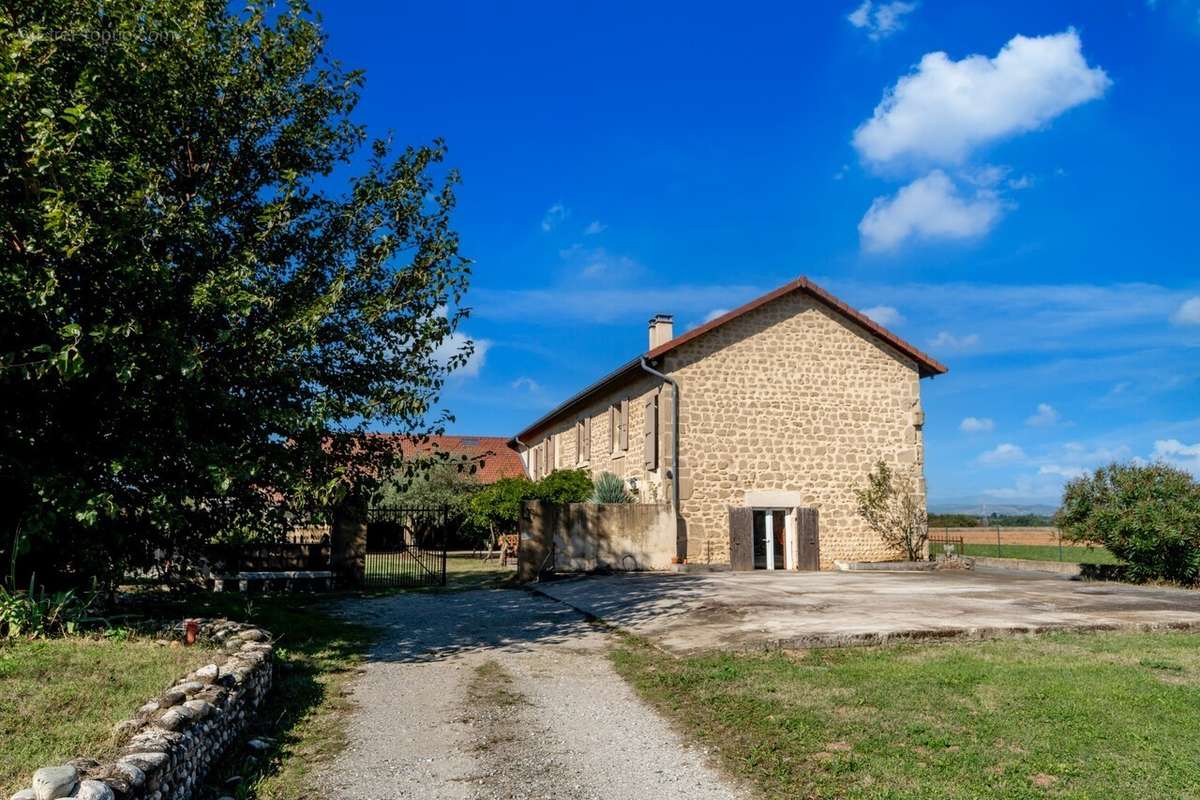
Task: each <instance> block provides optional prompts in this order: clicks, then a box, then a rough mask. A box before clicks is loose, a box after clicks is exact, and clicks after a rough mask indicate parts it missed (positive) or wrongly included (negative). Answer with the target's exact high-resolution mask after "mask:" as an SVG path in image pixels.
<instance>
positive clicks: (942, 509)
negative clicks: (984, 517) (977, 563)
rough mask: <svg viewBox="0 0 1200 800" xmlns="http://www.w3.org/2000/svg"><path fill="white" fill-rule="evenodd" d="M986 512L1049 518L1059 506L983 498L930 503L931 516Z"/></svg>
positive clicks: (933, 501)
mask: <svg viewBox="0 0 1200 800" xmlns="http://www.w3.org/2000/svg"><path fill="white" fill-rule="evenodd" d="M985 511H986V512H987V513H988V514H1001V515H1004V516H1008V515H1010V514H1037V515H1039V516H1043V517H1048V516H1050V515H1052V514H1053V513H1054V512H1055V511H1058V506H1056V505H1048V504H1046V503H1019V502H999V501H996V500H987V499H983V498H979V499H974V498H965V497H964V498H955V499H951V500H930V501H929V513H930V514H983V513H984V512H985Z"/></svg>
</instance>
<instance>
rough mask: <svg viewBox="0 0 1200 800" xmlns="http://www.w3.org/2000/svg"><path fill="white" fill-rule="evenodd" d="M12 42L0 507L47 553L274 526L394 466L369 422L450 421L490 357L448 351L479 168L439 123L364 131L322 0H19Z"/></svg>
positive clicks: (128, 550) (1, 101)
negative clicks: (428, 137) (464, 383)
mask: <svg viewBox="0 0 1200 800" xmlns="http://www.w3.org/2000/svg"><path fill="white" fill-rule="evenodd" d="M0 61H2V63H0V73H2V74H0V117H2V119H3V125H2V127H0V251H2V252H3V256H2V260H0V312H2V314H3V320H4V324H3V325H2V326H0V496H2V497H4V504H3V505H2V506H0V515H3V519H2V522H3V523H4V524H5V529H6V530H8V531H15V530H17V529H18V528H19V529H21V530H22V531H23V532H24V533H25V534H27V537H26V538H27V542H28V545H27V546H28V547H31V548H32V552H31V553H30V554H28V556H27V557H37V556H39V554H40V558H37V560H39V561H42V562H45V561H48V560H52V561H53V562H54V566H56V567H58V568H59V569H60V571H62V572H65V573H67V574H70V573H72V572H78V573H93V574H94V573H97V572H101V571H104V570H106V569H107V570H113V569H116V568H119V567H121V566H125V565H129V564H133V565H136V564H139V563H145V562H146V561H147V560H148V559H149V558H150V557H151V554H152V551H153V550H154V549H155V548H159V547H178V546H182V545H187V544H189V543H194V542H197V541H203V540H205V539H207V538H208V537H211V536H212V535H214V534H216V533H217V532H220V531H226V530H231V529H242V530H252V531H256V532H260V531H272V530H279V529H281V528H282V527H283V526H284V525H285V524H287V520H288V517H289V514H292V513H294V512H295V511H296V509H298V508H301V507H304V506H312V505H321V504H324V503H326V502H328V501H329V500H331V499H332V498H333V497H334V496H335V495H336V494H337V493H338V492H339V491H340V490H341V488H342V487H344V485H345V481H346V479H347V477H348V476H353V475H367V476H369V475H379V474H388V473H389V472H390V471H391V470H393V469H394V468H395V465H394V463H392V462H394V460H395V459H396V458H398V457H400V454H399V453H398V452H397V451H396V450H395V449H394V448H392V447H388V446H384V445H382V444H381V443H379V442H380V440H376V439H372V438H363V437H358V436H354V435H351V434H354V433H355V432H357V431H361V430H364V429H366V428H367V427H368V426H372V427H373V426H376V425H380V424H382V425H386V426H388V427H390V428H392V429H395V430H398V431H400V432H403V433H409V434H414V435H417V436H421V435H425V434H428V433H435V432H438V431H439V430H440V428H441V427H442V426H443V425H444V422H445V420H446V419H447V416H446V414H445V413H444V412H439V411H438V410H437V405H438V395H439V392H440V389H441V386H442V383H443V380H444V378H445V375H446V374H447V372H448V371H449V370H452V369H454V368H455V367H457V366H459V365H460V364H462V363H463V362H464V361H465V359H466V358H467V357H468V356H469V355H470V345H469V344H468V345H466V346H465V347H463V348H462V349H461V350H460V351H459V352H456V353H454V354H453V355H452V356H451V357H449V358H444V357H442V355H441V351H440V350H439V348H444V347H445V345H444V343H448V342H450V341H453V340H452V339H449V338H448V337H449V336H450V334H451V333H452V332H453V331H454V330H455V329H456V328H457V326H458V325H459V323H460V322H461V320H462V319H463V317H464V315H465V313H466V312H465V311H464V310H463V308H462V307H461V305H460V301H461V298H462V295H463V292H464V291H465V289H466V286H467V280H468V273H469V269H468V265H467V262H466V261H465V260H464V259H463V258H462V257H461V256H460V255H459V252H458V237H457V236H456V234H455V233H454V232H453V231H452V230H451V228H450V215H451V211H452V209H453V207H454V194H453V187H454V185H455V184H456V182H457V175H456V173H455V172H454V171H453V170H447V169H445V168H444V167H442V166H441V162H442V159H443V156H444V153H445V150H444V147H443V144H442V143H441V142H440V141H436V142H434V143H432V144H431V145H430V146H422V147H408V148H405V149H403V150H400V151H394V150H393V148H392V147H391V145H390V144H389V143H388V142H386V141H373V142H370V143H368V140H367V136H366V132H365V130H364V128H363V127H361V126H360V125H358V124H355V123H354V122H353V121H352V119H351V113H352V111H353V109H354V106H355V103H356V101H357V99H358V96H359V91H360V89H361V87H362V86H363V83H364V76H363V74H362V73H361V72H356V71H347V70H346V69H344V68H343V67H342V66H341V65H339V64H338V63H336V62H334V61H332V60H330V59H329V58H328V57H327V55H326V53H325V39H324V35H323V33H322V31H321V28H320V23H319V20H318V19H317V18H315V17H314V16H313V15H312V13H311V12H310V11H309V9H308V8H307V7H306V6H305V5H304V4H303V3H299V2H293V3H290V4H289V5H287V6H286V7H275V6H274V5H273V4H271V3H259V2H252V1H251V2H247V3H246V5H245V6H244V7H242V8H240V9H237V10H231V8H230V4H229V3H227V2H226V0H153V1H152V2H151V0H38V2H36V3H29V2H11V0H9V1H8V2H5V0H0ZM360 155H361V157H360ZM335 170H336V171H337V173H336V174H337V176H338V178H337V179H336V180H335V179H334V175H335ZM351 170H357V172H358V174H357V175H354V176H353V177H347V178H344V179H343V178H342V176H343V175H345V174H348V173H349V172H350V171H351ZM447 309H449V311H447ZM331 431H332V432H334V433H335V435H333V436H332V438H331V436H330V433H331ZM338 433H340V434H346V435H336V434H338ZM377 443H379V444H378V446H377ZM281 499H282V500H283V502H282V503H281V502H280V500H281ZM0 546H3V545H0Z"/></svg>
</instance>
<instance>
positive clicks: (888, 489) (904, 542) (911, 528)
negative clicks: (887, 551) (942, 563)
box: [854, 461, 929, 561]
mask: <svg viewBox="0 0 1200 800" xmlns="http://www.w3.org/2000/svg"><path fill="white" fill-rule="evenodd" d="M854 496H855V499H856V500H857V503H858V513H859V515H860V516H862V518H863V519H865V520H866V521H867V525H869V526H870V528H871V530H873V531H875V532H876V533H877V534H879V537H880V538H881V539H883V541H884V542H885V543H886V544H887V545H888V546H889V547H891V548H893V549H895V550H898V551H900V552H901V553H903V554H904V557H905V558H906V559H908V560H909V561H918V560H920V559H923V558H924V557H925V543H926V542H927V541H928V540H929V515H928V514H926V512H925V504H924V503H922V502H921V501H920V498H919V496H918V495H917V493H916V489H915V487H914V486H913V483H912V480H911V479H910V478H909V477H908V476H906V475H898V474H896V473H894V472H892V470H891V468H890V467H888V465H887V464H885V463H884V462H883V461H879V462H878V463H876V464H875V469H874V470H872V471H871V473H870V474H868V475H867V485H866V486H865V487H863V488H861V489H856V490H855V492H854Z"/></svg>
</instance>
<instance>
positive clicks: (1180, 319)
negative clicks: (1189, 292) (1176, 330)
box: [1171, 296, 1200, 325]
mask: <svg viewBox="0 0 1200 800" xmlns="http://www.w3.org/2000/svg"><path fill="white" fill-rule="evenodd" d="M1171 321H1172V322H1174V323H1175V324H1176V325H1200V296H1196V297H1189V298H1188V299H1187V300H1184V301H1183V303H1182V304H1181V305H1180V306H1179V308H1178V309H1176V310H1175V313H1174V314H1172V315H1171Z"/></svg>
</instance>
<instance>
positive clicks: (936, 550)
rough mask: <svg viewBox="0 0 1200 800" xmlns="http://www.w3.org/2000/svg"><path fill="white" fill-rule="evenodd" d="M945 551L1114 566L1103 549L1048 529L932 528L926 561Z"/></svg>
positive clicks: (993, 527) (1112, 559) (963, 554)
mask: <svg viewBox="0 0 1200 800" xmlns="http://www.w3.org/2000/svg"><path fill="white" fill-rule="evenodd" d="M947 548H950V549H951V550H952V551H953V552H954V553H955V554H957V555H960V556H972V557H980V556H982V557H988V558H1010V559H1023V560H1026V561H1065V562H1071V563H1078V564H1112V563H1116V562H1117V559H1116V558H1114V557H1113V555H1112V554H1111V553H1110V552H1108V551H1107V550H1105V549H1104V548H1103V547H1101V546H1099V545H1096V544H1090V543H1087V542H1072V541H1064V540H1063V537H1062V532H1061V531H1059V530H1058V529H1057V528H1051V527H1042V528H1016V527H1011V528H1010V527H1004V526H997V525H993V526H990V527H986V528H985V527H979V528H940V529H939V528H931V529H930V531H929V557H930V558H936V557H938V556H939V555H942V554H944V553H946V554H948V552H949V551H948V549H947Z"/></svg>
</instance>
